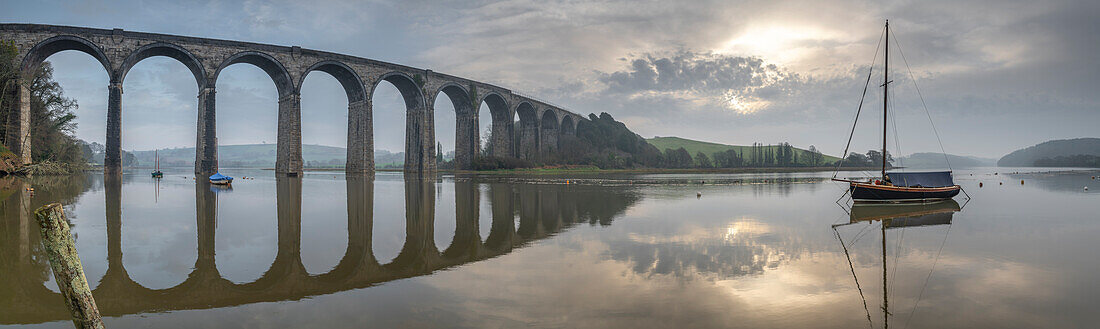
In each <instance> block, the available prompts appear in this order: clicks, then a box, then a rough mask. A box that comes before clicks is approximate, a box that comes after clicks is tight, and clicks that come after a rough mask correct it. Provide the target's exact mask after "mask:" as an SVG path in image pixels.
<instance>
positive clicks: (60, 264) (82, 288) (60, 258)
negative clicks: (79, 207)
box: [34, 203, 103, 329]
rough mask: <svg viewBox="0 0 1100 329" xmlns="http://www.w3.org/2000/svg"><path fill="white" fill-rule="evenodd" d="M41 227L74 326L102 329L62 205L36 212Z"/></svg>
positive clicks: (56, 204)
mask: <svg viewBox="0 0 1100 329" xmlns="http://www.w3.org/2000/svg"><path fill="white" fill-rule="evenodd" d="M34 217H35V218H37V219H38V226H39V227H40V228H41V232H42V246H43V247H44V248H45V249H46V255H47V256H48V257H49V259H50V267H51V268H53V277H54V281H57V289H58V290H60V291H61V296H63V297H64V298H65V304H66V305H68V306H69V313H71V315H72V317H73V325H75V326H76V327H77V328H80V329H83V328H103V319H101V318H100V317H99V308H97V307H96V305H95V299H93V298H92V290H91V289H90V288H88V279H87V278H85V277H84V266H82V265H81V264H80V256H79V255H77V253H76V241H73V237H72V234H71V233H69V222H68V221H66V220H65V210H64V209H62V208H61V204H60V203H53V204H48V205H45V206H42V208H38V210H35V211H34Z"/></svg>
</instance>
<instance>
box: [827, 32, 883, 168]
mask: <svg viewBox="0 0 1100 329" xmlns="http://www.w3.org/2000/svg"><path fill="white" fill-rule="evenodd" d="M882 29H883V30H882V32H881V33H880V34H879V37H878V41H876V42H875V56H874V57H873V58H871V67H870V68H869V69H868V70H867V82H866V83H864V84H863V95H861V96H860V98H859V107H857V108H856V119H855V120H853V122H852V132H851V133H849V134H848V144H847V145H845V146H844V154H842V155H841V156H840V160H839V161H837V162H836V170H833V178H836V175H837V173H838V172H840V166H841V165H842V164H844V159H845V158H847V157H848V148H849V147H851V146H852V136H855V134H856V124H857V123H859V113H860V112H862V111H863V101H864V100H865V99H867V87H868V86H870V85H871V76H872V75H873V73H874V72H875V62H876V61H877V60H878V50H879V47H881V46H882V37H883V36H885V35H886V28H885V27H883V28H882ZM887 46H889V45H887Z"/></svg>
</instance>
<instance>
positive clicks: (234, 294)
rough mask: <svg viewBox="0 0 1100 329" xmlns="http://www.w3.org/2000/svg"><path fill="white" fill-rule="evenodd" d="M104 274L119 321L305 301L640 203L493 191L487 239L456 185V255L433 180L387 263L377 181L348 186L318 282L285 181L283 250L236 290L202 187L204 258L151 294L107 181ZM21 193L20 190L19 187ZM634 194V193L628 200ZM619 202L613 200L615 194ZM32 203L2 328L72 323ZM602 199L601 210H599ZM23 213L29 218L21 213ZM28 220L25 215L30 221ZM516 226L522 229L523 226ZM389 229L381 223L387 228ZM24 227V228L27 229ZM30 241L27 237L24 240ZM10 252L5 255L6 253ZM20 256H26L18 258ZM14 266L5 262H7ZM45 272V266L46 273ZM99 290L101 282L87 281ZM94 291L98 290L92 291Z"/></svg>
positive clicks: (476, 256) (413, 189) (412, 202)
mask: <svg viewBox="0 0 1100 329" xmlns="http://www.w3.org/2000/svg"><path fill="white" fill-rule="evenodd" d="M104 177H105V181H104V184H103V188H104V192H105V197H106V207H105V212H106V231H107V271H106V273H105V274H104V275H103V277H102V278H99V280H98V282H99V284H98V286H97V287H96V288H95V289H93V291H92V293H93V295H94V296H95V298H96V304H97V305H98V306H99V309H100V311H101V312H102V313H103V314H104V315H107V316H120V315H126V314H138V313H146V312H163V311H171V310H187V309H208V308H219V307H228V306H235V305H242V304H249V303H257V302H272V301H284V300H298V299H302V298H307V297H310V296H318V295H325V294H331V293H336V292H340V291H346V290H352V289H359V288H365V287H370V286H374V285H377V284H381V283H384V282H388V281H393V280H400V279H404V278H410V277H415V276H421V275H427V274H431V273H433V272H435V271H438V270H443V269H447V268H451V267H455V266H459V265H462V264H466V263H470V262H477V261H481V260H485V259H489V258H493V257H497V256H500V255H504V254H508V253H510V252H512V251H513V250H516V249H519V248H522V247H523V246H526V245H528V244H529V243H531V242H533V241H537V240H541V239H545V238H548V237H550V236H553V235H555V234H557V233H558V232H562V231H564V230H566V229H568V228H570V227H572V226H574V225H577V224H579V223H586V222H587V223H592V224H596V223H599V224H601V225H607V224H610V221H611V219H612V218H613V217H615V216H617V215H618V214H621V212H622V211H623V210H625V209H626V208H627V207H628V206H629V205H630V204H631V203H632V201H631V200H634V199H633V198H631V197H624V196H622V195H619V196H609V195H608V194H607V193H608V191H606V190H598V191H597V190H591V191H585V190H583V188H581V190H578V188H577V187H575V185H574V187H572V188H570V189H567V188H566V186H564V185H533V184H522V185H515V184H509V183H490V184H488V185H489V193H488V197H489V198H490V200H489V202H490V204H491V209H492V210H491V211H492V215H491V216H492V224H491V228H490V229H489V233H488V235H487V236H485V237H481V236H480V233H479V232H481V229H480V228H479V227H478V225H479V220H478V219H479V214H478V212H479V209H480V207H479V204H480V201H479V198H480V197H481V193H480V188H479V185H480V184H479V183H476V182H470V181H459V180H456V182H455V193H456V194H455V195H456V203H457V204H456V207H455V211H456V217H455V220H456V225H455V232H454V238H453V239H452V241H451V243H450V245H449V246H446V247H445V248H444V247H443V246H437V245H436V243H435V238H434V236H433V235H434V222H435V218H434V217H435V185H434V182H433V181H431V180H425V179H416V178H411V179H407V180H406V181H405V203H406V204H405V207H406V211H405V219H404V220H405V243H404V245H403V246H402V248H401V251H400V252H399V253H398V255H397V256H396V257H395V258H394V259H393V260H392V261H390V262H388V263H383V262H380V261H379V260H378V259H376V258H375V256H374V253H373V251H372V230H373V225H374V224H373V223H374V220H375V219H374V217H373V207H374V204H373V199H374V180H373V177H371V176H349V177H348V178H347V199H348V200H347V214H348V233H347V234H348V235H347V238H348V244H347V248H346V249H345V252H344V255H343V257H342V258H341V259H340V261H339V262H338V263H337V265H335V266H334V267H333V268H332V269H331V270H329V271H328V272H326V273H321V274H311V273H308V272H307V271H306V269H305V266H304V265H303V263H302V255H301V251H300V250H301V245H302V243H301V221H302V213H301V209H302V181H301V178H296V177H280V178H278V181H277V182H276V194H277V204H276V207H277V217H278V218H277V219H276V220H275V223H272V224H275V225H277V227H278V229H277V231H278V250H277V252H276V256H275V260H274V261H273V262H272V263H271V265H270V266H269V267H268V269H267V270H266V271H265V272H264V273H263V274H262V275H261V276H260V278H258V279H256V280H255V281H253V282H248V283H235V282H232V281H230V280H228V279H225V278H223V277H222V275H221V274H220V273H219V272H218V269H217V266H216V262H215V259H214V257H215V230H216V227H217V218H216V216H217V198H216V195H215V193H216V192H213V191H211V190H210V186H209V184H208V183H197V184H195V197H196V199H195V200H196V204H195V207H196V222H197V223H196V224H197V225H196V229H197V239H198V244H197V245H198V248H197V251H196V252H197V257H196V261H195V265H194V267H193V270H192V272H191V273H189V274H188V276H187V278H186V279H185V280H184V281H183V282H181V283H179V284H177V285H176V286H173V287H170V288H165V289H152V288H147V287H145V286H142V284H141V283H138V282H136V281H134V280H133V279H132V278H131V275H130V274H129V273H127V270H126V268H125V266H124V264H123V260H122V242H121V240H122V224H123V218H122V217H123V216H122V211H121V204H122V202H121V199H122V184H121V178H120V177H119V176H113V175H106V176H104ZM16 187H19V186H16ZM623 193H628V192H623ZM612 194H615V193H612ZM28 196H29V193H27V192H24V191H22V190H17V192H16V193H15V195H13V196H11V197H10V199H9V201H16V202H9V203H7V204H8V205H11V206H15V207H14V208H19V209H5V214H11V213H12V212H20V215H19V216H16V217H17V218H20V219H21V221H23V222H30V224H29V225H20V229H14V230H4V229H3V227H0V233H6V234H0V236H2V237H3V238H4V239H5V240H4V241H0V247H4V248H0V265H3V266H2V267H0V274H2V275H4V278H5V279H4V280H3V281H2V282H0V291H6V292H9V293H5V294H4V296H2V297H0V307H3V309H4V310H5V312H6V313H7V314H8V315H10V318H5V319H2V320H0V324H17V323H23V324H27V323H42V322H49V321H60V320H65V319H68V317H69V315H68V313H66V310H65V308H64V307H60V308H59V307H58V305H63V304H62V303H60V299H61V298H62V297H61V295H60V294H58V293H55V292H53V291H50V290H49V289H47V287H46V285H47V284H48V282H47V281H46V280H45V279H46V277H45V276H37V275H30V276H28V275H27V273H35V272H36V271H34V270H28V267H30V266H34V265H33V264H32V263H33V262H34V261H33V259H32V256H31V253H32V252H31V251H30V249H31V245H34V244H37V243H38V241H37V240H36V239H35V237H36V236H37V231H36V230H32V229H30V228H29V227H30V225H33V219H32V218H30V215H29V214H30V211H31V209H32V208H33V207H31V205H30V203H31V202H30V201H28V199H29V197H28ZM596 199H599V200H601V201H596V202H593V201H592V200H596ZM22 208H26V209H22ZM24 210H26V211H24ZM517 217H518V218H519V221H518V225H517V221H516V218H517ZM380 220H384V219H380ZM23 224H26V223H23ZM24 231H25V232H24ZM5 244H7V246H4V245H5ZM11 254H19V255H11ZM5 260H7V261H5ZM46 266H47V267H48V265H46ZM89 279H90V280H96V278H91V277H90V278H89ZM93 282H95V281H93Z"/></svg>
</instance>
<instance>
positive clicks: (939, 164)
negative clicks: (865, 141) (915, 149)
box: [894, 153, 997, 169]
mask: <svg viewBox="0 0 1100 329" xmlns="http://www.w3.org/2000/svg"><path fill="white" fill-rule="evenodd" d="M947 159H948V160H947V161H951V166H950V167H951V168H974V167H993V166H996V165H997V159H989V158H979V157H974V156H964V155H954V154H948V155H947ZM898 160H900V161H895V162H894V165H897V166H903V167H906V168H937V169H940V168H947V167H948V166H947V162H946V161H944V158H943V153H913V154H910V155H909V156H904V157H900V158H898Z"/></svg>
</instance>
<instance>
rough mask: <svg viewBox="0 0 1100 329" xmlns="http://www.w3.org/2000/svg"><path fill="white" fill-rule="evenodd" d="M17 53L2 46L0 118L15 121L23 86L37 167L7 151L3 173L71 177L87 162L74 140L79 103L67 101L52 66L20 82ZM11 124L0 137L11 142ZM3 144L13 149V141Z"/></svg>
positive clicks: (44, 65)
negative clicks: (28, 107)
mask: <svg viewBox="0 0 1100 329" xmlns="http://www.w3.org/2000/svg"><path fill="white" fill-rule="evenodd" d="M17 52H18V51H17V49H16V47H15V45H14V44H12V43H0V118H3V119H4V120H7V119H8V118H12V117H13V115H11V114H12V112H13V111H17V110H18V109H16V108H15V97H14V96H16V95H18V93H17V91H18V90H19V88H21V86H20V85H21V84H22V85H23V86H22V87H25V88H27V90H28V91H29V93H30V95H29V96H30V97H29V100H30V104H29V105H30V113H29V114H30V146H31V147H30V149H31V161H33V162H34V163H36V164H35V165H30V166H24V165H23V164H22V163H21V161H18V158H17V157H15V156H14V154H11V152H10V151H9V150H8V149H6V148H5V149H4V150H3V151H4V153H7V154H9V155H10V156H7V157H2V158H3V161H2V162H4V164H0V166H2V167H3V168H0V171H2V172H6V173H9V174H21V173H37V174H55V173H61V172H63V173H64V174H68V173H71V172H72V171H70V169H74V168H82V167H83V166H84V164H85V163H86V162H87V161H86V159H85V154H84V153H85V152H84V147H83V145H82V142H81V141H80V140H78V139H77V138H76V137H75V136H74V133H75V132H76V114H75V112H74V111H75V110H76V108H77V103H76V100H74V99H71V98H68V97H66V96H65V93H64V91H63V90H62V89H61V85H60V84H58V83H57V82H56V81H54V80H53V66H51V65H50V63H49V62H45V63H42V65H41V66H39V67H38V69H37V71H35V72H34V76H33V78H32V79H30V81H20V75H21V68H19V67H18V66H17V65H16V63H15V61H14V58H15V56H16V54H17ZM12 124H14V123H12V122H5V123H4V124H3V125H0V137H2V138H5V139H6V138H9V134H8V132H7V129H8V127H11V126H12ZM3 144H4V145H12V141H7V140H5V142H4V143H3ZM13 159H14V160H15V161H11V160H13ZM9 165H10V167H11V168H8V167H9ZM76 170H79V169H76Z"/></svg>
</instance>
